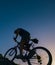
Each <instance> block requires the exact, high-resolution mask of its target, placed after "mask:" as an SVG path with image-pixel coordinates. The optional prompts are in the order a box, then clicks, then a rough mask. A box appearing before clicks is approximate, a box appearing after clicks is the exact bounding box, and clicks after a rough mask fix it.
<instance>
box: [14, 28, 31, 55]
mask: <svg viewBox="0 0 55 65" xmlns="http://www.w3.org/2000/svg"><path fill="white" fill-rule="evenodd" d="M14 34H16V36H15V37H14V40H15V41H16V40H17V37H18V36H21V41H20V55H22V51H23V49H24V45H27V44H28V43H29V40H30V33H29V32H27V31H26V30H24V29H22V28H17V29H16V30H15V31H14Z"/></svg>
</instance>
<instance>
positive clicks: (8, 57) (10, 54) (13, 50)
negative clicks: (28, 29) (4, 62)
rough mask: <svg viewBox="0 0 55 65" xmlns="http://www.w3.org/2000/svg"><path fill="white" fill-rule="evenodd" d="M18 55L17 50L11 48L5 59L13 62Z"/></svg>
mask: <svg viewBox="0 0 55 65" xmlns="http://www.w3.org/2000/svg"><path fill="white" fill-rule="evenodd" d="M16 54H17V50H16V49H14V48H10V49H9V50H8V51H7V52H6V53H5V54H4V58H7V59H9V60H10V61H13V60H14V58H15V56H16Z"/></svg>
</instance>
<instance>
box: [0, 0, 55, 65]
mask: <svg viewBox="0 0 55 65" xmlns="http://www.w3.org/2000/svg"><path fill="white" fill-rule="evenodd" d="M16 28H24V29H26V30H27V31H29V32H30V34H31V37H32V38H38V39H39V45H40V46H44V47H46V48H48V49H49V50H50V52H51V53H52V56H53V63H52V65H55V62H54V60H55V56H54V55H55V52H54V51H55V1H54V0H7V1H6V0H5V1H3V0H2V1H1V0H0V53H2V54H4V53H5V52H6V50H7V49H9V48H11V47H12V46H14V45H15V43H14V41H13V36H14V30H15V29H16Z"/></svg>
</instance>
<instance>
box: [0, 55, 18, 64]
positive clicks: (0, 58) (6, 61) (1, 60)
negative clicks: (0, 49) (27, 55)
mask: <svg viewBox="0 0 55 65" xmlns="http://www.w3.org/2000/svg"><path fill="white" fill-rule="evenodd" d="M0 65H17V64H15V63H14V62H11V61H10V60H8V59H6V58H4V57H3V56H2V54H0Z"/></svg>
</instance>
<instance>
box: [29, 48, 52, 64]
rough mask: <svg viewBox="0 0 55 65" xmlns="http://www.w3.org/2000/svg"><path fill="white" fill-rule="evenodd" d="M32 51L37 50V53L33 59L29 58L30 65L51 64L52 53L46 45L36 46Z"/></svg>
mask: <svg viewBox="0 0 55 65" xmlns="http://www.w3.org/2000/svg"><path fill="white" fill-rule="evenodd" d="M32 51H36V53H35V54H34V55H33V57H32V58H31V59H29V65H51V63H52V55H51V53H50V52H49V50H48V49H46V48H44V47H36V48H34V49H32ZM30 54H31V53H30Z"/></svg>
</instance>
